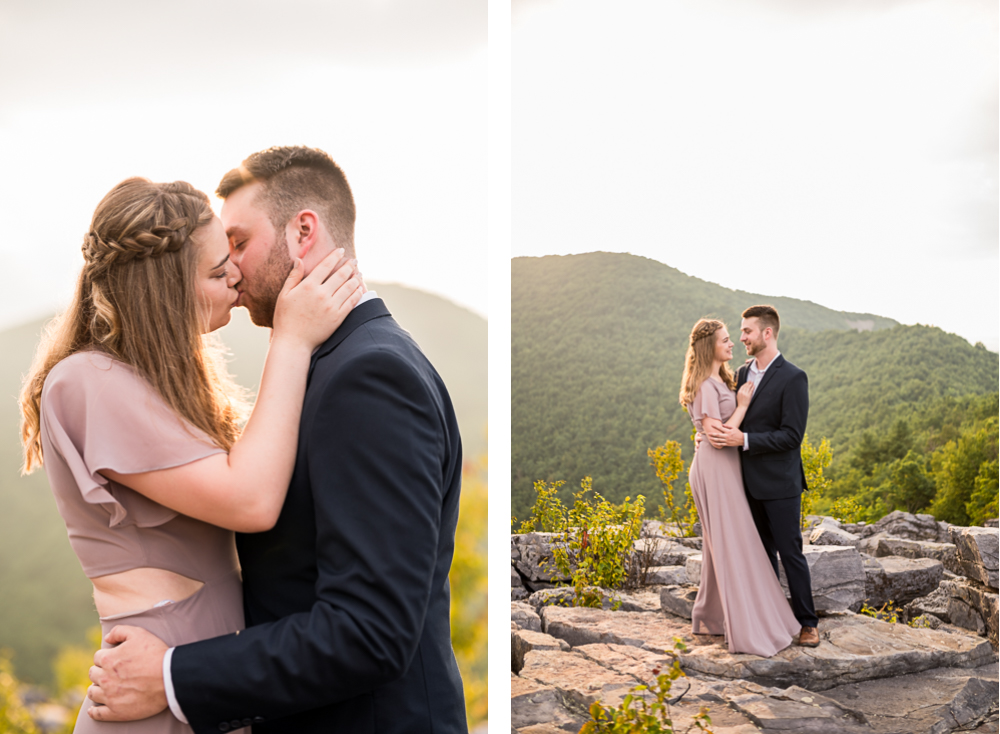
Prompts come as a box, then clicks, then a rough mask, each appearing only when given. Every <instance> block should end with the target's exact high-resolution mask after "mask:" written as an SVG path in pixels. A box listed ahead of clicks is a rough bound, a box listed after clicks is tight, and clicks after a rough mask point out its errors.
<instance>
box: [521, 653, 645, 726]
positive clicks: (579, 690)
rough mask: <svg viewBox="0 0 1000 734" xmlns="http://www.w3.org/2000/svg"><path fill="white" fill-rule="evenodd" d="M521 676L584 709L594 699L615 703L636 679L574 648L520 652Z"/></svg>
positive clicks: (604, 702)
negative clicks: (521, 654)
mask: <svg viewBox="0 0 1000 734" xmlns="http://www.w3.org/2000/svg"><path fill="white" fill-rule="evenodd" d="M519 675H520V677H521V678H522V679H527V680H531V681H534V682H535V683H538V684H541V685H543V686H548V687H551V688H554V689H556V690H557V691H559V693H560V694H561V695H562V696H563V697H564V698H565V699H566V700H567V702H568V704H569V705H570V706H573V707H576V708H577V710H580V711H586V710H587V709H588V707H589V706H590V704H592V703H593V702H594V701H598V700H599V701H601V703H603V704H604V705H614V706H617V705H618V704H620V703H621V701H622V699H623V698H624V697H625V694H626V693H628V692H629V691H630V690H631V689H632V687H633V686H635V685H636V681H635V679H634V678H632V677H631V676H628V675H625V674H623V673H616V672H615V671H613V670H608V669H607V668H604V667H602V666H601V665H599V664H598V663H595V662H594V661H593V660H590V659H589V658H586V657H584V656H583V655H579V654H577V653H575V652H560V651H557V650H531V651H529V652H528V653H527V654H526V655H525V656H524V667H523V668H521V672H520V673H519Z"/></svg>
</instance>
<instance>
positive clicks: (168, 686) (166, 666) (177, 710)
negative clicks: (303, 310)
mask: <svg viewBox="0 0 1000 734" xmlns="http://www.w3.org/2000/svg"><path fill="white" fill-rule="evenodd" d="M374 298H378V294H377V293H376V292H375V291H366V292H365V293H364V294H363V295H362V296H361V300H360V301H358V302H357V304H355V306H354V308H357V307H358V306H360V305H361V304H362V303H365V302H366V301H371V300H372V299H374ZM237 634H239V633H237ZM174 649H175V648H173V647H171V648H170V649H168V650H167V652H166V654H165V655H164V656H163V690H164V692H165V693H166V694H167V705H168V706H169V707H170V713H172V714H173V715H174V716H176V717H177V719H178V720H179V721H180V722H181V723H184V724H188V723H190V722H189V721H188V720H187V717H186V716H185V715H184V712H183V711H182V710H181V706H180V704H179V703H177V695H176V694H175V693H174V679H173V678H172V677H171V676H170V661H171V660H172V659H173V657H174Z"/></svg>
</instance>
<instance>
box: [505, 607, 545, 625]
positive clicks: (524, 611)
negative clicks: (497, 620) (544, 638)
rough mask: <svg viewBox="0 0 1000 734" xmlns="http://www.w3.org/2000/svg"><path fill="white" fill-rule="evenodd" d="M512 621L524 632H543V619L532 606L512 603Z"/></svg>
mask: <svg viewBox="0 0 1000 734" xmlns="http://www.w3.org/2000/svg"><path fill="white" fill-rule="evenodd" d="M510 621H511V622H514V623H516V624H517V626H518V627H520V628H521V629H524V630H534V631H535V632H541V631H542V618H541V617H539V616H538V613H537V612H536V611H535V610H534V609H533V608H532V607H531V605H530V604H525V603H524V602H511V603H510Z"/></svg>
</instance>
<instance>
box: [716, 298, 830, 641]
mask: <svg viewBox="0 0 1000 734" xmlns="http://www.w3.org/2000/svg"><path fill="white" fill-rule="evenodd" d="M779 326H780V322H779V319H778V312H777V311H776V310H775V309H774V308H773V307H772V306H751V307H750V308H748V309H747V310H746V311H744V312H743V321H742V323H741V324H740V341H741V342H743V345H744V346H745V347H746V350H747V354H748V355H749V356H750V357H751V359H749V360H747V362H746V364H745V365H743V366H742V367H740V369H739V371H738V372H737V374H736V388H737V389H739V388H740V387H742V386H743V385H744V384H746V383H747V382H752V383H754V392H753V398H752V399H751V402H750V407H749V408H747V412H746V415H745V416H744V418H743V422H742V424H741V425H740V428H728V427H727V426H725V425H722V426H721V428H719V429H717V430H714V431H712V430H710V431H708V433H707V437H708V440H709V441H710V442H711V443H712V445H713V446H716V447H719V448H721V447H723V446H739V447H741V448H742V451H740V465H741V466H742V469H743V486H744V489H745V491H746V495H747V502H748V503H749V504H750V512H751V513H752V515H753V520H754V524H755V525H756V526H757V532H758V533H759V534H760V539H761V541H763V543H764V550H766V551H767V555H768V558H770V559H771V565H772V566H773V567H774V572H775V574H777V573H778V556H781V565H782V566H784V568H785V577H786V578H787V579H788V590H789V592H790V594H791V597H792V612H793V613H794V614H795V618H796V619H797V620H798V621H799V624H801V625H802V632H801V633H800V635H799V644H800V645H805V646H807V647H816V646H818V645H819V632H818V629H817V625H818V619H817V617H816V610H815V608H814V606H813V598H812V581H811V579H810V576H809V565H808V563H806V559H805V556H804V555H803V554H802V531H801V529H800V525H799V517H800V512H801V501H802V491H803V490H804V489H806V476H805V471H804V469H803V468H802V455H801V447H802V436H803V435H804V434H805V430H806V419H807V418H808V416H809V382H808V379H807V377H806V373H805V372H803V371H802V370H800V369H799V368H798V367H796V366H795V365H793V364H792V363H791V362H789V361H788V360H786V359H785V358H784V357H782V356H781V352H779V351H778V329H779Z"/></svg>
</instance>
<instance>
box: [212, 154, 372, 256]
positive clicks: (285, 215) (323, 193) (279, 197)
mask: <svg viewBox="0 0 1000 734" xmlns="http://www.w3.org/2000/svg"><path fill="white" fill-rule="evenodd" d="M253 181H260V182H261V183H262V184H263V186H262V187H261V190H260V192H259V193H258V194H257V197H256V198H255V199H254V204H255V205H256V206H258V207H260V208H261V209H263V210H264V211H265V212H267V216H268V219H270V220H271V224H272V225H274V228H275V230H278V231H280V230H282V229H283V228H284V226H285V225H286V224H288V222H289V220H291V218H292V217H294V216H295V215H296V214H297V213H298V212H300V211H302V210H303V209H312V210H313V211H315V212H316V213H317V214H318V215H319V217H320V220H321V221H322V222H323V225H324V226H325V227H326V228H327V230H328V231H329V232H330V234H331V235H332V236H333V239H334V243H335V244H336V246H337V247H343V248H344V249H345V250H346V251H347V254H348V256H350V257H353V256H354V218H355V212H354V196H353V195H352V194H351V187H350V185H348V183H347V177H346V176H344V172H343V171H342V170H341V169H340V166H338V165H337V164H336V163H334V162H333V159H332V158H331V157H330V156H329V155H328V154H327V153H326V152H324V151H322V150H319V149H318V148H306V147H304V146H301V145H296V146H282V147H274V148H268V149H267V150H262V151H260V152H258V153H254V154H253V155H251V156H249V157H248V158H247V159H246V160H245V161H243V164H242V165H241V166H240V167H239V168H234V169H233V170H231V171H230V172H229V173H227V174H226V175H225V176H223V177H222V181H221V182H220V183H219V188H218V189H216V191H215V193H216V194H217V195H218V196H219V197H220V198H222V199H225V198H227V197H228V196H229V195H230V194H232V193H233V192H234V191H236V189H238V188H240V187H241V186H245V185H246V184H249V183H252V182H253Z"/></svg>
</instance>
